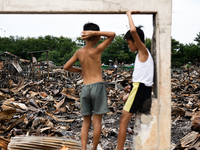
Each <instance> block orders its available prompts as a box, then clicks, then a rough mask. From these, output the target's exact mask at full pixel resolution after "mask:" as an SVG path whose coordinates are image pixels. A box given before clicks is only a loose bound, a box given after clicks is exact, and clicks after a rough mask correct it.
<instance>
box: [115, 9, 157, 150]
mask: <svg viewBox="0 0 200 150" xmlns="http://www.w3.org/2000/svg"><path fill="white" fill-rule="evenodd" d="M133 13H136V12H135V11H128V12H127V13H126V14H127V16H128V21H129V26H130V30H129V31H128V32H127V33H126V34H125V36H124V39H125V40H126V41H127V43H128V47H129V48H130V50H131V52H133V53H135V52H137V53H138V54H137V56H136V58H135V67H134V71H133V75H132V85H131V86H127V87H125V88H124V91H125V92H127V93H129V92H130V94H129V95H128V96H126V98H124V99H123V100H124V101H125V105H124V108H123V111H122V116H121V118H120V127H119V134H118V143H117V150H123V147H124V142H125V140H126V130H127V125H128V122H129V120H130V119H131V117H132V116H133V114H134V113H136V112H138V111H142V109H143V110H144V107H146V109H149V108H150V105H151V86H152V85H153V74H154V63H153V59H152V56H151V54H150V52H149V51H148V50H147V48H146V46H145V44H144V33H143V31H142V30H141V29H140V27H135V25H134V23H133V19H132V16H131V14H133ZM147 105H148V106H147ZM145 111H146V110H145Z"/></svg>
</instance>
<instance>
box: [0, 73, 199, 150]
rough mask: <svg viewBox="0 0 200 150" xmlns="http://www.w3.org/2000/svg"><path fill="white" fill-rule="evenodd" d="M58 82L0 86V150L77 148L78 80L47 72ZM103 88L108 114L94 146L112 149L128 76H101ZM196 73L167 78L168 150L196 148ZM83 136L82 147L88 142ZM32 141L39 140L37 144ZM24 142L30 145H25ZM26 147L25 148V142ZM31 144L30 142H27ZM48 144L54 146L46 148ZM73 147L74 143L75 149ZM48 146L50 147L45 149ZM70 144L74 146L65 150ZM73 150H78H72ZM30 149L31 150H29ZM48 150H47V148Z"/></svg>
mask: <svg viewBox="0 0 200 150" xmlns="http://www.w3.org/2000/svg"><path fill="white" fill-rule="evenodd" d="M58 72H59V76H56V77H55V79H53V78H54V77H53V76H51V78H52V79H51V78H50V79H51V80H49V81H47V80H43V79H42V80H38V81H33V80H31V79H30V78H23V76H21V77H20V78H19V79H18V80H17V81H16V80H15V81H14V80H12V78H8V79H7V80H5V79H2V78H1V80H0V85H2V86H1V87H0V147H2V148H4V149H7V148H8V149H17V148H16V147H13V146H16V143H18V144H17V146H18V149H22V148H20V146H21V147H24V146H25V147H26V148H27V147H29V148H30V149H31V147H32V146H33V145H34V146H36V145H37V146H36V147H39V146H42V147H43V148H44V147H45V146H49V147H50V146H52V147H51V148H52V150H53V149H55V147H57V145H60V147H57V149H60V150H61V149H62V150H64V149H67V148H69V149H70V146H74V145H76V146H77V148H76V149H79V148H80V136H81V135H80V131H81V126H82V122H83V120H82V116H81V114H80V99H79V98H80V93H81V87H82V84H83V79H82V77H81V76H80V75H79V74H69V73H66V72H65V71H63V70H62V69H56V70H53V71H52V73H55V74H56V73H58ZM102 74H103V79H104V81H105V84H106V89H107V95H108V104H109V109H110V112H109V113H107V114H105V115H104V116H103V122H102V133H101V139H100V146H101V147H102V149H104V150H106V149H107V150H110V149H115V148H116V143H117V135H118V130H119V119H120V116H121V111H122V108H123V105H124V103H123V101H122V97H123V96H124V91H123V89H124V87H125V86H127V85H128V84H130V83H131V72H114V71H112V70H104V71H103V72H102ZM199 84H200V73H199V72H198V71H197V70H194V71H193V72H191V73H190V74H188V73H187V72H184V71H173V72H172V84H171V85H172V133H171V136H172V147H173V148H172V149H185V148H188V149H198V148H199V147H200V146H199V145H200V142H199V141H200V138H199V137H200V136H199V131H200V103H199V99H200V86H199ZM134 119H135V118H134V117H132V119H131V121H130V122H129V124H128V128H127V138H126V141H125V149H127V150H131V149H132V145H133V141H132V137H133V132H134V129H133V127H134ZM92 131H93V126H91V127H90V130H89V138H88V147H91V145H92V140H93V132H92ZM38 137H43V138H42V140H38ZM29 138H30V139H29ZM26 141H28V142H26ZM30 141H31V142H30ZM48 141H54V142H48ZM76 142H78V143H76ZM50 143H51V144H52V145H50ZM71 143H75V144H71ZM78 147H79V148H78ZM34 149H35V148H34ZM49 149H50V148H49Z"/></svg>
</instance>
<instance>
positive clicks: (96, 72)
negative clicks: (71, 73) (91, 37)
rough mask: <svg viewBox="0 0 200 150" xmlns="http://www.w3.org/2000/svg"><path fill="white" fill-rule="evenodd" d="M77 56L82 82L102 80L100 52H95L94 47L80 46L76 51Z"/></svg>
mask: <svg viewBox="0 0 200 150" xmlns="http://www.w3.org/2000/svg"><path fill="white" fill-rule="evenodd" d="M77 57H78V59H79V61H80V63H81V67H82V73H83V84H91V83H95V82H102V81H103V79H102V75H101V53H96V50H95V48H93V47H90V48H86V47H84V48H82V49H79V50H78V51H77Z"/></svg>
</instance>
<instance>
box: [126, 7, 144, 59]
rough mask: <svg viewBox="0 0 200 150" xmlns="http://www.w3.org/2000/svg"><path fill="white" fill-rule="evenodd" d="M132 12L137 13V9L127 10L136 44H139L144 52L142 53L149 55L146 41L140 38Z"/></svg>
mask: <svg viewBox="0 0 200 150" xmlns="http://www.w3.org/2000/svg"><path fill="white" fill-rule="evenodd" d="M132 13H136V11H127V12H126V14H127V16H128V21H129V26H130V33H131V35H132V37H133V39H134V41H135V43H136V45H137V46H138V48H139V49H140V51H141V52H142V54H144V55H147V56H148V52H147V50H146V46H145V45H144V43H143V42H142V41H141V40H140V37H139V35H138V34H137V30H136V27H135V24H134V23H133V19H132V16H131V14H132Z"/></svg>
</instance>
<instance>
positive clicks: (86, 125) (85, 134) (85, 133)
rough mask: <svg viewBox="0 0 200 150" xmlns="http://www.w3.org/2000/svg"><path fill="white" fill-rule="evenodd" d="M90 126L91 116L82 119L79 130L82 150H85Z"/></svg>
mask: <svg viewBox="0 0 200 150" xmlns="http://www.w3.org/2000/svg"><path fill="white" fill-rule="evenodd" d="M90 125H91V115H87V116H84V117H83V125H82V128H81V145H82V150H86V149H87V140H88V131H89V128H90Z"/></svg>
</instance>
